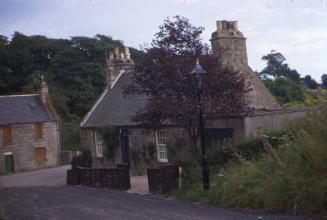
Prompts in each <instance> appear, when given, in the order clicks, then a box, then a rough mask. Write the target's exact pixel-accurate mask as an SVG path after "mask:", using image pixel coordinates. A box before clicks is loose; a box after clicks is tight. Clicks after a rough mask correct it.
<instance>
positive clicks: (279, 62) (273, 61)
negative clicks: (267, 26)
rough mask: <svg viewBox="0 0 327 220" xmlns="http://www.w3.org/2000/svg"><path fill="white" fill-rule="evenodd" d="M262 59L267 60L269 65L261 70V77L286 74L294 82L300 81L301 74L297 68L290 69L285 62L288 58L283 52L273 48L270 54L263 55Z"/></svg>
mask: <svg viewBox="0 0 327 220" xmlns="http://www.w3.org/2000/svg"><path fill="white" fill-rule="evenodd" d="M261 59H262V60H264V61H266V64H267V66H266V67H265V68H264V69H263V70H262V71H261V72H259V75H260V77H261V78H263V79H267V78H268V77H269V76H272V77H280V76H285V77H287V78H288V79H290V80H292V81H294V82H299V81H300V74H299V73H298V72H297V71H296V70H294V69H290V68H289V66H288V64H287V63H284V62H285V60H286V59H285V57H284V56H283V55H282V54H281V53H279V52H276V51H275V50H272V51H270V54H267V55H265V56H263V57H262V58H261Z"/></svg>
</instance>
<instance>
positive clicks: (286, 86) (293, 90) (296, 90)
mask: <svg viewBox="0 0 327 220" xmlns="http://www.w3.org/2000/svg"><path fill="white" fill-rule="evenodd" d="M264 82H265V84H266V86H267V87H268V89H269V90H270V92H271V93H272V94H273V95H274V96H275V97H276V99H277V100H278V102H279V103H280V104H285V103H289V102H303V101H304V93H303V90H302V88H301V86H300V85H299V84H297V83H295V82H293V81H292V80H289V79H287V78H283V77H278V78H276V79H275V80H265V81H264Z"/></svg>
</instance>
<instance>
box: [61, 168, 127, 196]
mask: <svg viewBox="0 0 327 220" xmlns="http://www.w3.org/2000/svg"><path fill="white" fill-rule="evenodd" d="M67 185H82V186H90V187H104V188H109V189H118V190H128V189H129V188H130V187H131V183H130V176H129V170H128V169H125V168H100V169H96V168H77V167H76V168H73V169H71V170H68V171H67Z"/></svg>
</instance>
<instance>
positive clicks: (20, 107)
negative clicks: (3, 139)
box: [0, 94, 56, 125]
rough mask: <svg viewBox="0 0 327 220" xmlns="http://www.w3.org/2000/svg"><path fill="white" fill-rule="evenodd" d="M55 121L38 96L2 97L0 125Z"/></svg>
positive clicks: (0, 102) (0, 97)
mask: <svg viewBox="0 0 327 220" xmlns="http://www.w3.org/2000/svg"><path fill="white" fill-rule="evenodd" d="M55 120H56V119H55V117H54V116H53V115H52V113H51V112H50V111H49V109H48V108H47V107H46V106H45V105H44V104H43V103H42V102H41V100H40V98H39V96H38V95H36V94H32V95H8V96H0V125H9V124H23V123H36V122H46V121H55Z"/></svg>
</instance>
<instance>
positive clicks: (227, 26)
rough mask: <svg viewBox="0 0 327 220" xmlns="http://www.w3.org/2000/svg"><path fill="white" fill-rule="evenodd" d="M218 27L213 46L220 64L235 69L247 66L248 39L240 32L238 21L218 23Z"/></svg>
mask: <svg viewBox="0 0 327 220" xmlns="http://www.w3.org/2000/svg"><path fill="white" fill-rule="evenodd" d="M216 26H217V30H216V31H215V32H213V33H212V35H211V45H212V50H213V53H214V55H215V56H216V57H217V60H218V62H219V63H220V64H222V65H224V66H228V67H231V68H233V69H240V68H241V67H242V66H243V65H247V63H248V60H247V52H246V42H245V41H246V38H245V37H244V35H243V34H242V32H240V31H239V30H238V25H237V21H217V22H216Z"/></svg>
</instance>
